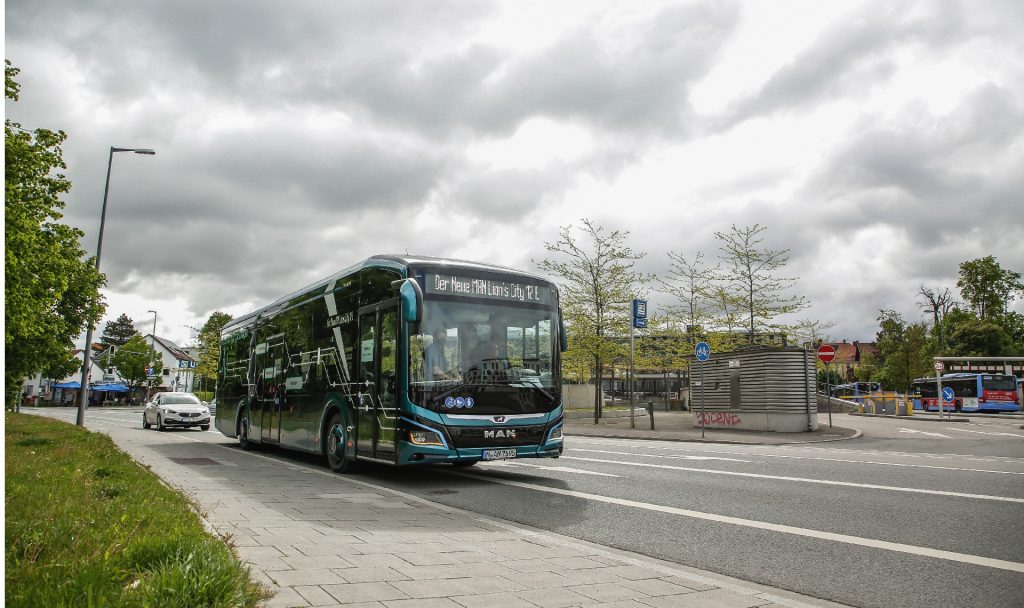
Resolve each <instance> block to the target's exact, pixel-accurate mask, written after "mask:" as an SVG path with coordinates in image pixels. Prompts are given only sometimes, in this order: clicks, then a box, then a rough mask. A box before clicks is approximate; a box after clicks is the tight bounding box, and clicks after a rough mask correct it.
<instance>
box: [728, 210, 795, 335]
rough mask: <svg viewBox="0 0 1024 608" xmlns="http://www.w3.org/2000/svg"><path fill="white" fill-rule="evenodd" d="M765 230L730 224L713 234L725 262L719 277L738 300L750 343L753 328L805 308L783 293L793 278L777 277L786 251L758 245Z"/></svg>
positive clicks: (767, 325)
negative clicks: (723, 229)
mask: <svg viewBox="0 0 1024 608" xmlns="http://www.w3.org/2000/svg"><path fill="white" fill-rule="evenodd" d="M765 230H767V228H766V227H764V226H761V225H760V224H754V225H753V226H747V227H744V228H739V227H737V226H736V224H733V225H732V228H731V230H730V231H729V232H716V233H715V238H716V239H718V240H719V241H721V247H719V250H720V251H721V252H722V260H723V262H725V264H726V270H725V275H724V277H723V279H724V280H725V281H726V283H727V285H728V288H729V291H730V292H731V293H732V294H733V295H734V296H735V298H736V299H737V300H738V301H742V309H743V311H744V313H745V317H746V320H747V332H748V333H747V336H748V343H749V344H750V345H753V344H754V337H755V334H756V333H757V330H759V329H764V330H770V329H772V328H773V325H772V324H771V321H772V320H773V319H775V318H776V317H778V316H779V315H783V314H787V313H792V312H796V311H798V310H801V309H803V308H806V307H807V302H806V300H805V299H804V298H803V297H802V296H788V295H786V294H785V292H786V291H787V290H788V289H790V288H791V287H793V286H794V285H795V284H796V279H795V278H790V277H780V276H778V271H779V270H780V269H781V268H782V267H783V266H785V265H786V263H787V262H788V261H789V250H788V249H782V250H775V249H764V248H759V247H758V246H759V245H760V244H761V243H762V242H763V241H764V239H763V238H761V237H760V235H761V233H762V232H764V231H765Z"/></svg>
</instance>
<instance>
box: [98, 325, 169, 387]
mask: <svg viewBox="0 0 1024 608" xmlns="http://www.w3.org/2000/svg"><path fill="white" fill-rule="evenodd" d="M159 359H160V355H159V354H157V352H156V351H155V350H153V348H152V347H151V346H150V345H149V343H148V342H146V339H145V338H144V337H143V336H142V334H139V333H137V332H136V334H135V335H134V336H132V337H131V338H129V339H128V341H127V342H125V343H124V344H123V345H121V348H119V349H117V351H116V352H115V353H114V354H113V356H112V357H111V358H110V364H111V365H112V366H113V367H114V369H116V370H117V373H118V375H120V376H121V379H122V380H124V381H125V383H127V386H128V388H129V389H132V388H135V387H136V386H142V385H143V384H144V383H146V382H147V381H148V377H147V375H146V367H147V366H149V365H151V364H153V362H155V361H158V360H159ZM158 377H159V376H158Z"/></svg>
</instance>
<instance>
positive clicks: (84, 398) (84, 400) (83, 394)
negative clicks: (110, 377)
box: [75, 146, 156, 426]
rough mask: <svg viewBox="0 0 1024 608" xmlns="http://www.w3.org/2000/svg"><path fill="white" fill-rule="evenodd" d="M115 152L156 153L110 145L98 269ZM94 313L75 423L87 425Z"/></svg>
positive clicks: (146, 149)
mask: <svg viewBox="0 0 1024 608" xmlns="http://www.w3.org/2000/svg"><path fill="white" fill-rule="evenodd" d="M114 152H134V153H136V154H147V155H149V156H152V155H154V154H156V152H154V151H153V150H150V149H149V148H115V147H113V146H111V147H110V156H109V157H108V158H107V181H106V183H105V184H104V185H103V209H102V211H100V236H99V239H98V240H97V242H96V270H97V271H99V269H100V254H101V253H102V252H103V227H104V225H105V224H106V221H107V193H108V192H109V191H110V167H111V165H112V164H113V163H114ZM91 364H92V315H91V314H90V315H89V322H88V327H87V329H86V331H85V352H84V353H83V357H82V387H81V388H80V389H79V395H78V419H77V420H76V422H75V424H77V425H78V426H84V425H85V408H86V405H88V402H89V370H90V368H91V367H92V365H91Z"/></svg>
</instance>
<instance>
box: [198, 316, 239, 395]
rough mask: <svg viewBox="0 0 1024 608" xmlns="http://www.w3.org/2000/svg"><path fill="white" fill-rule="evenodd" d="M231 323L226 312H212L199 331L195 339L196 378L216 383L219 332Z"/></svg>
mask: <svg viewBox="0 0 1024 608" xmlns="http://www.w3.org/2000/svg"><path fill="white" fill-rule="evenodd" d="M230 321H231V315H229V314H227V313H226V312H220V311H217V312H214V313H213V314H211V315H210V318H208V319H207V320H206V323H204V324H203V326H202V327H201V328H200V329H199V336H198V337H197V338H196V340H197V342H198V343H199V362H198V363H197V364H196V378H197V379H198V378H202V379H203V380H209V381H212V382H216V381H217V361H218V358H219V356H220V331H221V330H222V329H224V326H225V325H227V324H228V322H230Z"/></svg>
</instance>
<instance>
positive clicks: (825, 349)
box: [818, 344, 836, 428]
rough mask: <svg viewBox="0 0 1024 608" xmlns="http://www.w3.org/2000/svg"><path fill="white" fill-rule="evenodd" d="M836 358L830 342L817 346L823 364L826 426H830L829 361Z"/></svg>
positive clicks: (830, 379)
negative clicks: (826, 411) (826, 409)
mask: <svg viewBox="0 0 1024 608" xmlns="http://www.w3.org/2000/svg"><path fill="white" fill-rule="evenodd" d="M835 358H836V349H835V347H834V346H832V345H831V344H822V345H821V346H819V347H818V360H819V361H821V362H822V363H824V364H825V402H826V403H827V404H828V428H832V368H831V367H829V363H831V362H832V359H835Z"/></svg>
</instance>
